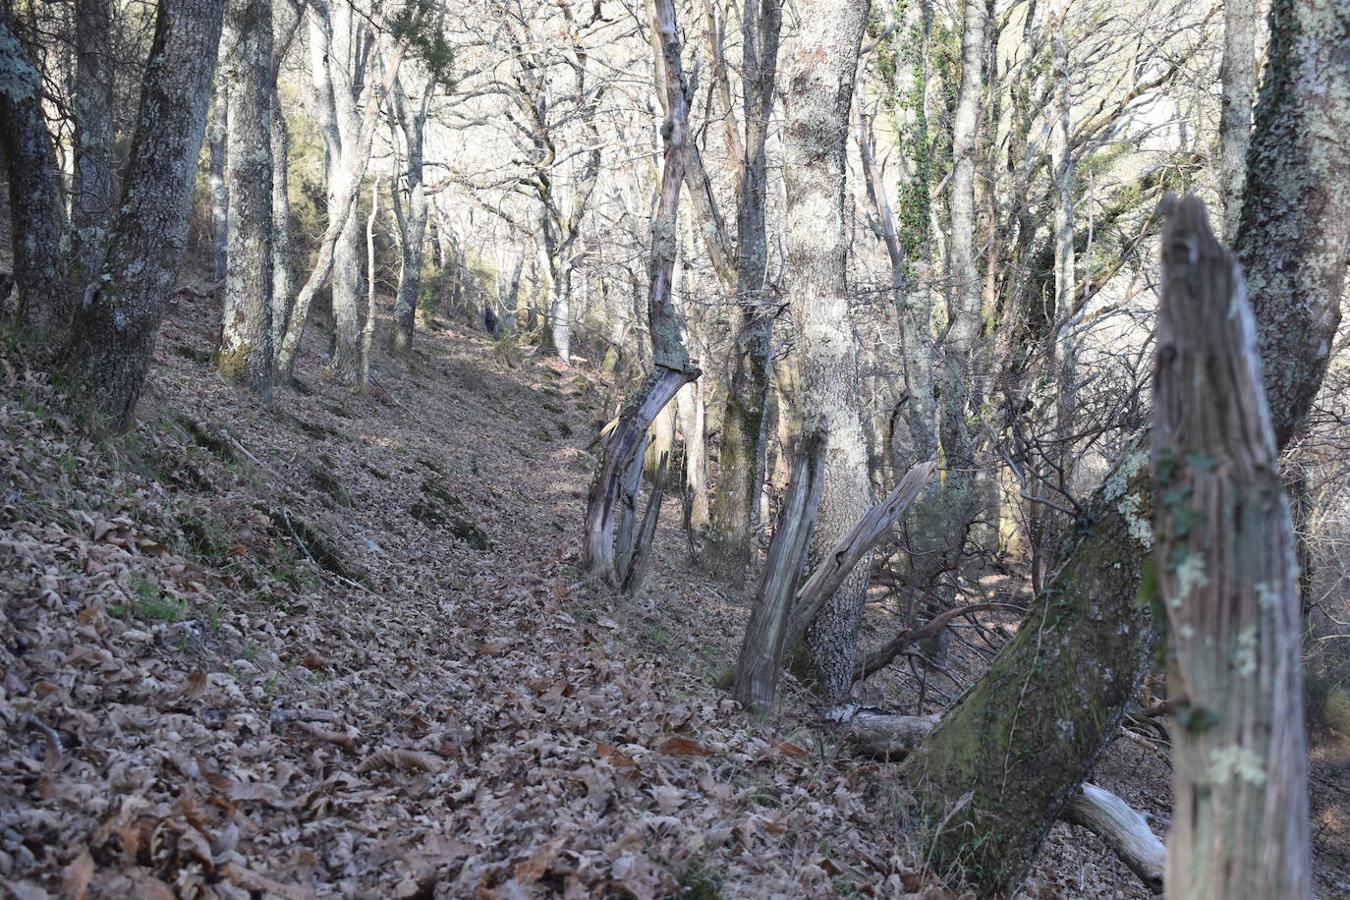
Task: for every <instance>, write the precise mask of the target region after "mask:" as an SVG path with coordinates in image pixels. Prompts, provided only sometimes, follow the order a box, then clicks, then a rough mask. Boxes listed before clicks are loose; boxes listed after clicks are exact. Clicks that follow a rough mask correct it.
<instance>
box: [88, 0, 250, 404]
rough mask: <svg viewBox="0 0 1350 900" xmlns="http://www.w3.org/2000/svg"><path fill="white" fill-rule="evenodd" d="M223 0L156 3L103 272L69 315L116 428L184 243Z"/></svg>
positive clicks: (133, 393) (136, 392)
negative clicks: (103, 277)
mask: <svg viewBox="0 0 1350 900" xmlns="http://www.w3.org/2000/svg"><path fill="white" fill-rule="evenodd" d="M223 6H224V3H223V0H161V2H160V4H159V7H158V10H157V12H156V16H155V37H154V42H153V44H152V45H151V48H150V58H149V63H148V64H147V66H146V69H145V73H144V76H143V79H142V83H143V87H142V94H141V105H140V113H139V115H138V117H137V124H136V134H135V138H134V139H133V142H132V152H131V165H130V168H129V169H128V171H127V177H126V179H125V187H124V189H123V191H122V202H121V206H120V209H119V212H118V217H117V222H116V225H115V228H114V231H113V235H112V239H111V241H110V243H109V247H108V254H107V258H106V262H105V265H104V267H103V272H104V273H105V275H106V280H103V281H102V282H100V283H94V284H92V285H91V287H90V289H89V290H87V291H86V292H85V296H84V298H83V300H82V302H81V304H80V306H79V309H78V310H77V312H76V316H75V325H74V334H73V339H72V345H71V351H70V363H71V368H72V369H73V370H74V377H75V379H76V381H77V383H78V384H81V385H83V386H84V387H85V389H86V390H87V391H88V392H89V395H90V400H91V401H92V402H93V404H94V406H95V408H96V409H97V411H98V412H99V413H100V414H101V416H102V417H103V419H104V421H103V423H102V424H103V425H106V426H107V427H110V428H112V429H115V430H121V429H124V428H126V427H127V426H128V425H130V423H131V419H132V415H133V413H134V411H135V407H136V401H137V400H138V399H139V398H140V394H141V386H142V384H143V383H144V380H145V374H146V371H147V369H148V368H149V366H150V361H151V357H152V355H153V352H154V345H155V336H156V333H157V332H158V330H159V322H160V319H161V317H162V316H163V314H164V309H165V307H166V305H167V303H168V300H169V294H170V291H171V290H172V289H173V283H174V278H175V276H176V275H177V271H178V265H179V262H180V261H181V260H182V256H183V250H184V247H185V245H186V242H187V222H188V212H189V210H190V208H191V202H192V187H193V176H194V175H195V173H196V161H197V155H198V153H200V151H201V145H202V134H203V132H204V130H205V127H206V108H207V104H208V100H209V97H210V86H211V73H212V70H213V69H214V68H215V65H216V50H217V46H218V44H219V41H220V28H221V18H222V12H223Z"/></svg>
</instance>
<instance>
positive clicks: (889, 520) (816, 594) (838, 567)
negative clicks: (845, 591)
mask: <svg viewBox="0 0 1350 900" xmlns="http://www.w3.org/2000/svg"><path fill="white" fill-rule="evenodd" d="M936 471H937V463H935V462H925V463H919V464H918V465H917V466H915V467H914V468H912V469H910V470H909V471H908V472H906V473H905V477H904V478H901V479H900V483H899V484H898V485H896V486H895V490H893V491H891V492H890V493H889V494H888V495H887V496H886V499H884V500H882V501H881V502H880V503H878V504H877V505H875V506H873V507H872V508H871V509H869V510H868V511H867V512H866V513H864V514H863V517H862V518H861V519H859V520H858V523H857V524H856V525H854V526H853V528H852V529H850V530H849V532H848V533H847V534H845V535H844V536H843V538H841V539H840V540H839V542H838V543H836V544H835V545H834V548H833V549H832V550H830V552H829V554H828V555H827V556H826V557H825V558H824V559H823V560H822V561H821V563H820V565H819V566H817V567H816V570H815V571H814V572H812V573H811V577H810V579H809V580H807V582H806V584H804V585H802V588H801V590H800V591H798V592H797V599H796V601H795V602H794V603H793V605H792V617H791V618H790V619H789V620H788V631H787V646H788V647H789V648H790V647H792V645H794V644H795V643H797V641H798V640H800V639H801V637H802V635H804V634H805V633H806V629H807V627H808V626H810V624H811V620H812V619H814V618H815V617H816V613H817V612H818V611H819V610H820V608H821V606H823V605H824V603H825V601H826V600H828V599H829V598H830V597H832V596H834V592H835V591H837V590H839V587H840V585H842V584H843V583H844V581H845V580H846V579H847V578H848V576H849V573H850V572H851V571H852V570H853V567H854V566H856V565H857V564H858V562H859V561H860V560H862V559H863V558H864V557H865V556H867V554H869V553H871V552H872V549H873V548H874V547H876V545H877V544H879V543H881V540H882V538H884V537H886V535H888V534H889V533H890V531H891V526H892V525H894V524H895V522H896V520H897V519H899V518H900V516H901V515H903V514H904V512H905V510H906V509H908V508H909V505H910V504H911V503H913V502H914V498H915V497H918V496H919V492H920V491H922V490H923V489H924V487H925V486H927V484H928V482H929V481H931V480H932V478H933V473H934V472H936Z"/></svg>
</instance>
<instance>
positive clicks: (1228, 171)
mask: <svg viewBox="0 0 1350 900" xmlns="http://www.w3.org/2000/svg"><path fill="white" fill-rule="evenodd" d="M1255 78H1256V0H1225V2H1224V4H1223V62H1222V63H1221V65H1220V67H1219V81H1220V82H1221V83H1222V86H1223V97H1222V101H1221V102H1222V105H1221V106H1220V108H1219V172H1218V175H1219V197H1220V198H1221V199H1222V201H1223V240H1224V243H1225V244H1231V243H1232V241H1233V239H1234V238H1235V237H1236V236H1237V229H1238V219H1239V218H1240V216H1241V213H1242V188H1243V185H1245V184H1246V182H1247V148H1248V145H1249V144H1250V143H1251V134H1252V95H1253V90H1252V88H1253V82H1254V81H1255Z"/></svg>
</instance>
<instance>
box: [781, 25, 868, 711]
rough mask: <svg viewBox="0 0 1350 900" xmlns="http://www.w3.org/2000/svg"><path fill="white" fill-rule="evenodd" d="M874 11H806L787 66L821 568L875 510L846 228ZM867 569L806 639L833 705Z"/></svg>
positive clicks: (795, 243) (847, 663)
mask: <svg viewBox="0 0 1350 900" xmlns="http://www.w3.org/2000/svg"><path fill="white" fill-rule="evenodd" d="M868 8H869V3H868V2H867V0H808V2H806V3H805V4H804V5H803V6H802V8H801V15H802V29H801V31H800V32H799V33H798V35H797V46H796V51H795V53H794V54H793V57H792V61H791V63H790V64H789V65H790V68H789V71H788V81H787V86H786V92H785V98H784V100H785V105H786V106H787V110H788V114H787V121H786V126H785V129H784V154H783V155H784V167H783V177H784V180H785V181H786V184H787V200H788V202H787V242H788V271H789V273H790V276H791V279H792V282H791V291H790V294H789V299H790V303H791V305H792V312H793V322H794V326H795V329H796V335H797V351H798V353H799V354H800V358H801V368H802V371H801V404H802V413H803V416H804V418H806V419H807V421H809V422H810V423H811V425H812V427H823V428H824V430H825V431H826V432H827V433H828V441H829V446H828V449H827V451H826V456H825V464H824V469H823V477H822V480H823V487H822V494H821V500H820V508H819V510H818V511H817V514H816V523H815V530H814V533H813V536H812V545H811V550H812V557H813V559H815V560H816V561H817V562H819V561H823V559H824V557H825V554H826V553H828V552H829V550H830V549H831V548H832V547H833V546H834V545H835V544H836V543H837V542H838V541H839V539H840V538H841V537H843V536H844V535H845V534H846V533H847V532H848V530H849V529H850V528H851V527H852V526H853V524H854V523H855V522H857V521H858V520H859V519H860V518H861V517H862V515H863V514H864V513H865V512H866V511H867V509H868V507H869V506H870V505H871V482H870V480H869V478H868V474H867V445H866V441H865V440H864V437H863V430H862V418H861V414H860V412H859V409H858V402H857V401H858V392H859V384H860V380H859V373H858V341H857V336H856V335H855V334H854V331H853V323H852V321H851V320H850V317H849V297H848V280H847V275H846V266H845V262H846V257H847V253H848V245H847V234H846V223H845V217H844V199H845V197H846V192H845V156H846V151H847V148H848V120H849V107H850V103H851V99H852V95H853V84H854V79H855V75H856V69H857V63H858V51H859V47H860V44H861V41H862V33H863V28H864V26H865V24H866V21H867V13H868ZM867 577H868V565H867V563H866V561H864V562H863V563H862V564H861V565H859V566H858V567H856V568H855V569H854V570H853V572H852V574H851V575H850V576H849V578H848V579H847V580H845V581H844V583H843V584H842V585H840V587H839V589H838V591H836V592H835V593H834V595H833V596H832V597H830V598H829V599H828V600H826V601H825V603H824V605H823V606H822V607H821V609H820V611H819V613H818V614H817V615H816V617H815V621H814V623H813V624H812V626H811V628H810V630H809V631H808V633H807V635H806V641H805V644H806V650H807V659H806V662H807V663H808V666H809V670H810V671H809V675H810V677H811V678H812V679H813V680H815V681H816V682H817V687H818V688H819V690H820V693H821V694H822V696H823V697H824V698H825V700H826V702H828V703H836V702H838V701H839V700H841V699H843V697H844V696H845V695H846V694H847V693H848V690H849V687H850V686H851V685H852V683H853V655H854V652H855V650H856V648H857V642H858V628H859V626H860V624H861V622H862V611H863V600H864V596H865V593H866V589H867Z"/></svg>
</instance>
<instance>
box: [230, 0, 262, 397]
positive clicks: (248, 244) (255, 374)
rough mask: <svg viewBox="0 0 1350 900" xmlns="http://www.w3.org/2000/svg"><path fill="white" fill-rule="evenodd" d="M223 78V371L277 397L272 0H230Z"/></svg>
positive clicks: (253, 390)
mask: <svg viewBox="0 0 1350 900" xmlns="http://www.w3.org/2000/svg"><path fill="white" fill-rule="evenodd" d="M225 34H226V40H225V43H226V46H227V48H228V50H227V53H228V56H227V57H226V59H225V60H224V61H223V64H224V69H223V70H222V72H221V75H222V82H228V83H229V84H230V89H229V91H228V93H227V97H228V98H229V101H228V102H229V113H228V114H227V121H228V128H227V135H228V136H227V139H226V144H227V152H226V164H225V184H226V192H227V193H228V195H229V197H230V202H229V207H228V209H227V211H226V235H227V238H228V241H227V249H226V258H225V289H224V294H223V300H224V302H223V309H222V313H221V333H220V350H219V353H218V355H217V359H216V365H217V367H218V368H219V370H220V374H221V375H223V376H225V377H226V378H228V379H230V380H232V381H235V382H238V383H240V384H241V385H243V386H244V387H245V388H246V389H247V390H248V391H250V392H251V393H253V394H255V395H257V396H258V397H261V398H263V399H264V400H267V401H270V400H271V397H272V356H273V348H272V289H273V283H274V282H273V279H274V277H275V272H274V269H273V256H272V232H273V225H274V222H273V216H272V187H273V186H272V177H273V164H272V128H271V125H272V95H273V94H274V93H275V91H274V90H273V86H272V77H271V71H272V3H271V0H229V3H228V8H227V10H226V16H225Z"/></svg>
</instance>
